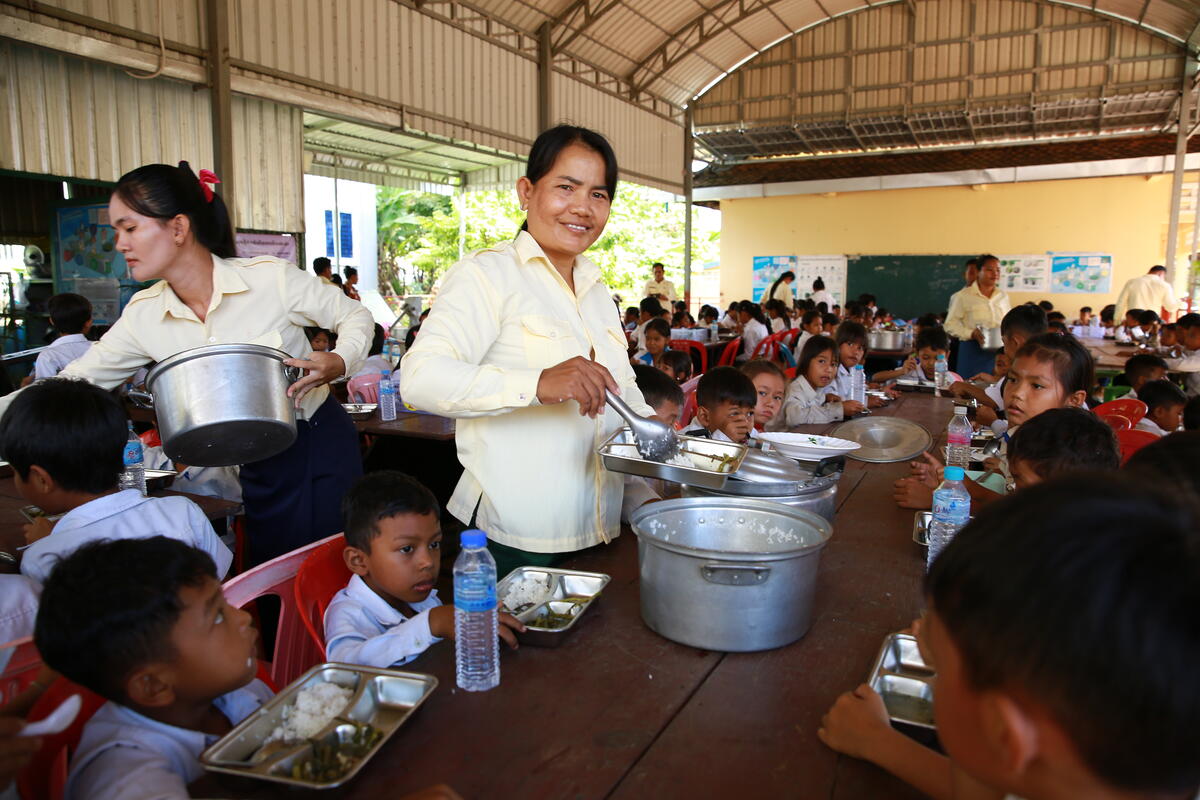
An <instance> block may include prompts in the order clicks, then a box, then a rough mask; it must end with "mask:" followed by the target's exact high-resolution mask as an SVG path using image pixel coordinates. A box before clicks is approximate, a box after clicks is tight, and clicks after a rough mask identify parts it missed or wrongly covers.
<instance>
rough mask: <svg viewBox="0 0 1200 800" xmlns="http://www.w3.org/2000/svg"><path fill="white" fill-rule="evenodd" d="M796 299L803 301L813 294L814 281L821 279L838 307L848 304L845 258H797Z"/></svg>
mask: <svg viewBox="0 0 1200 800" xmlns="http://www.w3.org/2000/svg"><path fill="white" fill-rule="evenodd" d="M794 271H795V273H796V284H795V291H796V299H797V300H803V299H804V298H806V297H808V296H809V295H811V294H812V293H813V288H812V285H813V281H815V280H816V279H817V278H820V279H821V281H822V282H823V283H824V284H825V291H827V292H829V293H830V294H831V295H833V301H834V302H835V303H837V304H838V305H845V304H846V257H845V256H796V267H795V269H794Z"/></svg>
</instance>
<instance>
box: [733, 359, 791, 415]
mask: <svg viewBox="0 0 1200 800" xmlns="http://www.w3.org/2000/svg"><path fill="white" fill-rule="evenodd" d="M742 373H743V374H744V375H745V376H746V377H747V378H749V379H750V380H751V381H752V382H753V383H754V392H755V394H756V395H757V396H758V402H757V403H756V404H755V406H754V430H757V431H763V430H766V429H767V426H768V425H770V424H771V423H772V421H773V420H774V419H775V417H777V416H779V413H780V411H782V410H783V398H784V395H785V394H786V393H787V378H786V377H784V374H783V370H782V369H780V368H779V365H778V364H776V363H775V362H774V361H767V360H766V359H765V358H756V359H754V360H753V361H747V362H746V363H745V364H742Z"/></svg>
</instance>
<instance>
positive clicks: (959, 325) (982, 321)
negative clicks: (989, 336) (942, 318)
mask: <svg viewBox="0 0 1200 800" xmlns="http://www.w3.org/2000/svg"><path fill="white" fill-rule="evenodd" d="M1011 308H1012V301H1010V300H1009V299H1008V295H1007V294H1006V293H1005V292H1004V290H1003V289H1001V288H1000V287H999V286H997V287H996V288H995V289H993V290H992V296H991V297H984V295H983V292H981V291H979V284H977V283H972V284H971V285H970V286H968V287H967V288H965V289H962V290H961V291H958V292H955V294H954V295H953V296H952V297H951V298H950V310H949V311H948V312H947V313H946V325H945V327H946V332H947V333H949V334H950V335H951V336H955V337H957V338H959V339H964V340H965V339H970V338H971V333H972V332H973V331H974V330H975V326H976V325H982V326H983V327H985V328H999V327H1000V320H1002V319H1004V315H1005V314H1007V313H1008V312H1009V309H1011Z"/></svg>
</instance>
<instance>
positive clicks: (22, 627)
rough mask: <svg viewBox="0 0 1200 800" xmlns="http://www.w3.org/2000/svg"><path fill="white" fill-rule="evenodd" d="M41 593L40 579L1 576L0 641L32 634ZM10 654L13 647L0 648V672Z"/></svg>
mask: <svg viewBox="0 0 1200 800" xmlns="http://www.w3.org/2000/svg"><path fill="white" fill-rule="evenodd" d="M41 595H42V585H41V584H40V583H38V582H37V581H34V580H30V579H29V578H26V577H25V576H24V575H0V598H3V600H2V601H0V644H6V643H8V642H11V641H15V640H16V639H24V638H25V637H26V636H33V623H34V621H35V620H36V619H37V609H38V599H39V598H40V597H41ZM11 657H12V651H11V650H10V651H8V652H5V651H3V650H0V671H3V670H4V667H5V665H6V664H7V663H8V659H9V658H11Z"/></svg>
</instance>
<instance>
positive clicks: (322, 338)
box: [304, 327, 337, 353]
mask: <svg viewBox="0 0 1200 800" xmlns="http://www.w3.org/2000/svg"><path fill="white" fill-rule="evenodd" d="M304 333H305V335H306V336H308V346H309V347H311V348H312V349H313V352H314V353H327V352H330V351H332V350H333V348H335V347H337V334H336V333H334V332H333V331H327V330H325V329H324V328H312V327H308V328H305V329H304Z"/></svg>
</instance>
